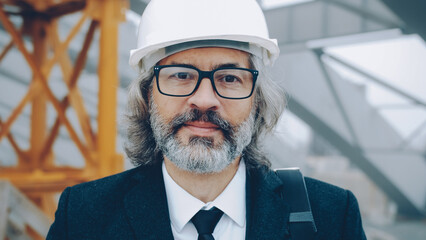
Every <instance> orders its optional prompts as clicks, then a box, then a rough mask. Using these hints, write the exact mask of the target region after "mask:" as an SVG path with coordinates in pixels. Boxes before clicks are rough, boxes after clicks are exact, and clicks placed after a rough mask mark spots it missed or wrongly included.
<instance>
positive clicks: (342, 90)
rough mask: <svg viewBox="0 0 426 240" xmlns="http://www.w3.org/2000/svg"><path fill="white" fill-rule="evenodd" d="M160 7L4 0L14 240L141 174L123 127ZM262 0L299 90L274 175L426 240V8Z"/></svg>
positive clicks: (384, 234) (382, 234) (1, 186)
mask: <svg viewBox="0 0 426 240" xmlns="http://www.w3.org/2000/svg"><path fill="white" fill-rule="evenodd" d="M148 2H149V0H0V240H2V239H10V240H13V239H44V237H45V236H46V234H47V231H48V228H49V226H50V224H51V222H52V221H53V217H54V211H55V209H56V206H57V200H58V193H60V192H61V191H63V189H64V188H65V187H67V186H70V185H74V184H77V183H80V182H85V181H89V180H93V179H97V178H100V177H103V176H107V175H111V174H114V173H117V172H120V171H123V170H125V169H129V168H131V167H132V165H131V164H130V162H129V161H128V160H127V159H126V157H125V154H124V152H123V144H124V142H125V129H123V128H122V127H121V126H122V124H121V123H122V121H123V116H124V114H125V111H126V91H127V90H126V88H127V86H128V85H129V83H130V82H131V81H133V80H134V79H135V78H136V77H137V72H136V70H135V69H131V68H130V67H129V66H128V56H129V50H130V49H132V48H134V47H135V46H136V31H137V27H138V24H139V17H140V14H141V13H142V11H143V10H144V8H145V7H146V5H147V3H148ZM258 2H259V4H260V5H261V6H262V8H263V10H264V13H265V16H266V19H267V22H268V25H269V31H270V35H271V37H272V38H276V39H278V42H279V46H280V48H281V55H280V57H279V59H278V61H277V62H276V64H275V65H274V69H273V78H274V79H275V80H276V81H277V82H279V84H280V86H282V87H283V88H284V89H285V90H286V92H287V94H288V105H287V109H286V111H285V112H284V114H283V117H282V118H281V121H280V123H279V125H278V127H277V129H276V131H275V133H274V134H273V135H271V136H268V137H266V138H265V139H264V140H263V144H264V148H265V151H266V152H267V154H268V156H269V157H270V159H271V161H272V163H273V167H274V168H279V167H295V166H297V167H300V168H301V169H302V170H303V172H304V174H305V175H306V176H310V177H314V178H318V179H321V180H324V181H327V182H330V183H332V184H335V185H338V186H341V187H344V188H347V189H350V190H351V191H352V192H354V194H355V195H356V196H357V198H358V201H359V205H360V209H361V213H362V215H363V223H364V228H365V230H366V233H367V237H368V239H370V240H371V239H372V240H374V239H377V240H381V239H386V240H397V239H399V240H403V239H413V240H417V239H418V240H420V239H422V240H424V239H426V44H425V40H426V14H425V13H426V2H425V1H423V0H411V1H398V0H258ZM242 8H244V6H242ZM218 17H220V16H218Z"/></svg>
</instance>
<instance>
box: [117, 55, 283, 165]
mask: <svg viewBox="0 0 426 240" xmlns="http://www.w3.org/2000/svg"><path fill="white" fill-rule="evenodd" d="M249 61H250V65H251V66H250V67H251V68H254V69H256V70H258V71H259V77H258V80H257V82H256V90H255V104H254V107H255V108H256V111H255V122H254V130H253V135H252V138H251V142H250V144H249V145H248V146H247V147H246V148H245V149H244V151H243V154H242V156H243V158H244V160H245V163H246V166H247V167H249V168H261V167H270V165H271V164H270V162H269V160H268V159H267V158H266V157H265V154H263V152H262V150H261V146H260V144H259V140H260V138H261V137H262V136H263V135H264V134H266V133H269V132H272V130H273V129H274V128H275V126H276V124H277V122H278V120H279V118H280V116H281V114H282V112H283V111H284V108H285V105H286V98H285V93H284V90H283V89H282V88H281V87H280V86H279V85H278V84H277V83H276V82H275V81H273V80H272V77H271V75H270V74H271V69H270V68H269V67H266V66H265V65H264V64H263V61H262V60H261V59H260V58H258V57H256V56H254V55H250V59H249ZM153 75H154V74H153V68H151V69H150V70H149V71H141V73H140V75H139V77H138V78H137V80H136V81H133V82H132V83H131V85H130V87H129V94H128V113H127V115H126V128H127V137H128V138H127V142H126V144H125V151H126V154H127V156H128V157H129V159H130V160H131V162H132V163H133V164H134V165H135V166H139V165H151V164H155V163H156V162H158V161H161V159H162V154H161V151H160V149H159V147H158V145H157V143H156V141H155V139H154V135H153V132H152V128H151V124H150V115H149V95H150V92H151V90H152V86H153V84H152V79H153ZM235 101H238V100H235Z"/></svg>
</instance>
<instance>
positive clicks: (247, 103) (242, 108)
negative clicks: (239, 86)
mask: <svg viewBox="0 0 426 240" xmlns="http://www.w3.org/2000/svg"><path fill="white" fill-rule="evenodd" d="M231 101H238V102H228V103H227V104H225V105H224V109H225V112H226V115H227V116H226V118H227V120H228V121H230V122H231V123H232V124H233V125H238V124H240V123H241V122H243V121H244V120H246V119H247V117H248V116H249V115H250V112H251V110H252V107H253V101H252V99H251V98H249V99H244V100H231Z"/></svg>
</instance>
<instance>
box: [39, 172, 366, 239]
mask: <svg viewBox="0 0 426 240" xmlns="http://www.w3.org/2000/svg"><path fill="white" fill-rule="evenodd" d="M281 184H282V182H281V180H280V179H279V178H278V177H277V176H276V175H275V174H274V172H271V171H261V170H248V171H247V232H246V239H253V240H260V239H265V240H274V239H290V236H289V231H288V224H287V221H288V217H289V207H288V205H287V204H286V202H285V197H284V198H282V197H281V195H280V186H281ZM306 185H307V189H308V192H309V198H310V202H311V207H312V212H313V215H314V219H315V223H316V226H317V229H318V232H317V236H316V239H324V240H325V239H327V240H333V239H344V240H350V239H354V240H355V239H366V238H365V235H364V231H363V228H362V223H361V217H360V214H359V209H358V204H357V201H356V199H355V197H354V195H353V194H352V193H351V192H349V191H347V190H344V189H341V188H338V187H335V186H332V185H329V184H326V183H323V182H320V181H317V180H314V179H310V178H306ZM47 239H48V240H53V239H58V240H66V239H73V240H74V239H75V240H89V239H90V240H91V239H102V240H105V239H152V240H154V239H155V240H163V239H169V240H171V239H173V235H172V230H171V227H170V219H169V211H168V208H167V199H166V192H165V188H164V182H163V176H162V171H161V165H160V164H158V165H154V166H149V167H146V166H145V167H138V168H135V169H132V170H129V171H126V172H123V173H120V174H117V175H114V176H110V177H107V178H103V179H100V180H96V181H93V182H88V183H83V184H79V185H76V186H74V187H70V188H67V189H65V191H64V192H63V193H62V195H61V198H60V200H59V206H58V210H57V211H56V215H55V222H54V223H53V225H52V226H51V228H50V231H49V234H48V236H47Z"/></svg>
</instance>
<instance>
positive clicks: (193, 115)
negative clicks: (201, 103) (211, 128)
mask: <svg viewBox="0 0 426 240" xmlns="http://www.w3.org/2000/svg"><path fill="white" fill-rule="evenodd" d="M193 121H202V122H210V123H213V124H214V125H216V126H218V127H219V128H220V129H221V130H222V131H224V132H225V133H229V131H231V130H232V129H233V126H232V124H231V123H230V122H228V121H226V120H225V119H223V118H222V117H221V116H220V115H219V113H217V112H215V111H212V110H208V111H205V112H203V111H200V110H199V109H192V110H190V111H188V112H185V113H182V114H179V115H177V116H175V117H174V118H173V119H172V121H171V126H172V129H174V132H177V130H179V129H180V128H181V127H182V126H183V125H184V124H185V123H186V122H193Z"/></svg>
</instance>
